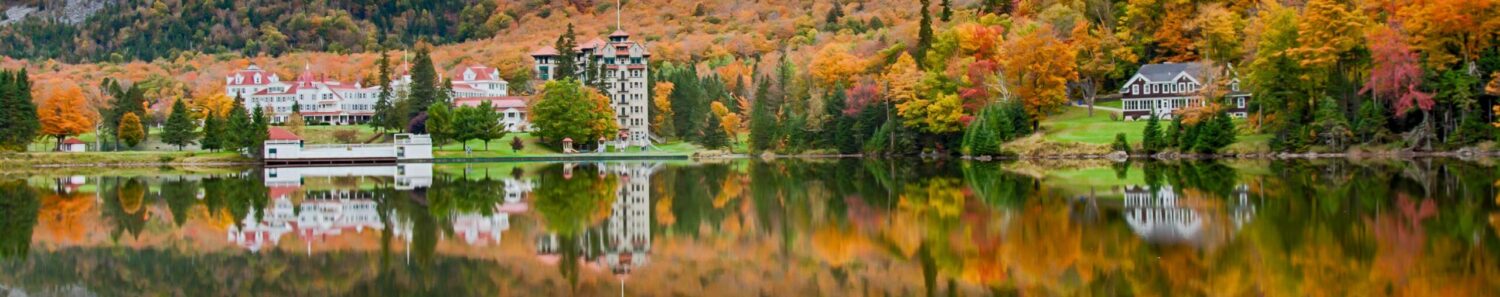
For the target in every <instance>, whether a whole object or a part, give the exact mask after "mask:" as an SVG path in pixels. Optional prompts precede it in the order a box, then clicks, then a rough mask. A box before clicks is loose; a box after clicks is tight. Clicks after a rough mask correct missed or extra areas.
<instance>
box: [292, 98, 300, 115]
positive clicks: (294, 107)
mask: <svg viewBox="0 0 1500 297" xmlns="http://www.w3.org/2000/svg"><path fill="white" fill-rule="evenodd" d="M292 113H295V114H301V113H302V103H300V102H297V101H292Z"/></svg>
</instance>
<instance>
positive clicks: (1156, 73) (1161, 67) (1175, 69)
mask: <svg viewBox="0 0 1500 297" xmlns="http://www.w3.org/2000/svg"><path fill="white" fill-rule="evenodd" d="M1202 71H1203V64H1202V63H1198V62H1189V63H1164V64H1146V65H1142V66H1141V69H1140V70H1137V71H1136V73H1137V74H1140V75H1141V76H1142V77H1145V78H1146V79H1147V80H1150V81H1152V82H1167V81H1172V80H1173V79H1176V78H1177V76H1178V75H1181V74H1183V73H1187V74H1188V75H1191V76H1193V77H1198V76H1199V75H1200V74H1201V72H1202Z"/></svg>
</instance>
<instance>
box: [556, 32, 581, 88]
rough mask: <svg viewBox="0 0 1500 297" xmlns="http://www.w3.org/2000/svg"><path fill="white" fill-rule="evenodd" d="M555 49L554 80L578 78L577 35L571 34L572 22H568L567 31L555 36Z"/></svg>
mask: <svg viewBox="0 0 1500 297" xmlns="http://www.w3.org/2000/svg"><path fill="white" fill-rule="evenodd" d="M553 47H554V48H556V49H557V69H554V70H553V71H554V75H553V76H552V79H554V80H567V79H575V80H576V79H578V65H577V64H574V63H577V62H578V51H576V50H574V49H575V48H577V47H578V40H577V36H576V35H574V34H573V24H572V23H569V24H568V31H567V32H564V33H563V35H562V36H558V37H557V43H555V44H554V45H553Z"/></svg>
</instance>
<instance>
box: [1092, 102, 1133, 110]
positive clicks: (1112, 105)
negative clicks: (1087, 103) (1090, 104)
mask: <svg viewBox="0 0 1500 297" xmlns="http://www.w3.org/2000/svg"><path fill="white" fill-rule="evenodd" d="M1094 106H1098V107H1109V108H1118V109H1124V108H1125V103H1124V101H1120V100H1110V101H1094Z"/></svg>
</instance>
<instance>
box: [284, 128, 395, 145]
mask: <svg viewBox="0 0 1500 297" xmlns="http://www.w3.org/2000/svg"><path fill="white" fill-rule="evenodd" d="M340 130H354V131H357V132H358V133H357V137H355V139H356V142H364V141H365V140H368V139H370V138H371V137H375V134H376V132H375V128H371V127H370V126H365V125H352V126H306V127H302V133H301V134H299V135H297V136H301V137H302V140H303V141H306V142H307V143H308V144H339V143H344V142H342V141H339V140H338V138H337V137H333V135H334V132H336V131H340Z"/></svg>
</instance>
